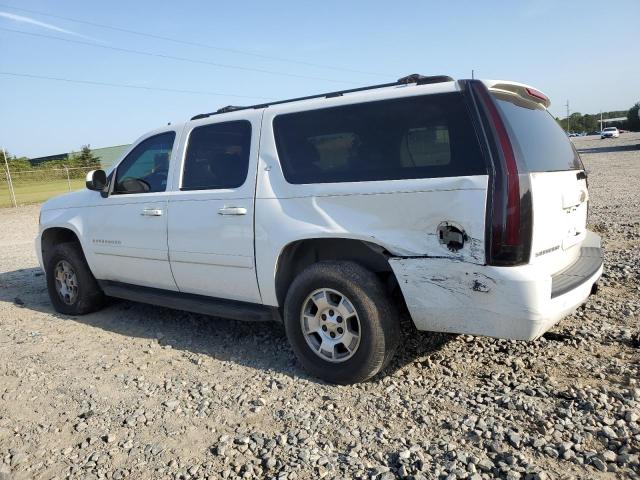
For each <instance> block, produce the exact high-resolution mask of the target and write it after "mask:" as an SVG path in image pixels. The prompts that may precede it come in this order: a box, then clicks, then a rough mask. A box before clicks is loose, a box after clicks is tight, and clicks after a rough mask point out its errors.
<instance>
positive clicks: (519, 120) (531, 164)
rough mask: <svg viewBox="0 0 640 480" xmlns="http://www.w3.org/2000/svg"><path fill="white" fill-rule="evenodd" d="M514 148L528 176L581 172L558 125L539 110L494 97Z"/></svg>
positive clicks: (524, 103) (580, 166)
mask: <svg viewBox="0 0 640 480" xmlns="http://www.w3.org/2000/svg"><path fill="white" fill-rule="evenodd" d="M496 104H497V105H498V109H499V110H500V112H501V113H502V116H503V118H504V119H505V123H506V125H507V130H508V131H509V138H510V140H511V143H512V145H513V148H514V149H515V150H516V152H517V153H518V154H519V158H521V159H523V160H524V163H525V166H526V168H527V170H528V171H530V172H556V171H562V170H580V169H582V168H583V167H582V162H580V157H578V154H577V153H576V151H575V149H574V148H573V144H572V143H571V141H570V140H569V139H568V138H567V135H566V134H565V133H564V131H563V130H562V128H560V125H558V122H556V121H555V119H554V118H553V117H552V116H551V114H550V113H549V112H548V111H547V110H546V109H545V108H544V107H542V106H535V105H534V104H532V103H530V102H523V101H520V100H519V98H518V97H514V96H502V95H501V96H500V97H498V96H497V95H496Z"/></svg>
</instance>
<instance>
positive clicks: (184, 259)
mask: <svg viewBox="0 0 640 480" xmlns="http://www.w3.org/2000/svg"><path fill="white" fill-rule="evenodd" d="M224 117H225V118H224V121H222V120H221V119H220V118H215V117H214V118H213V119H211V118H209V119H206V120H203V121H199V122H192V124H191V125H190V126H189V127H187V129H185V132H184V135H183V142H182V145H181V148H180V151H181V152H182V151H184V152H185V154H184V161H183V165H182V170H181V172H180V173H179V174H177V175H176V182H177V183H178V184H179V191H178V192H175V194H174V195H172V196H171V197H170V198H169V227H168V230H169V231H168V236H169V256H170V258H171V269H172V271H173V275H174V277H175V279H176V283H177V285H178V288H179V289H180V291H181V292H186V293H195V294H201V295H207V296H211V297H219V298H225V299H231V300H240V301H246V302H254V303H260V301H261V300H260V293H259V291H258V282H257V278H256V272H255V259H254V249H253V211H254V194H255V181H256V168H257V167H256V165H257V157H258V137H259V134H260V114H259V113H256V112H248V113H245V114H244V115H242V116H240V115H239V112H238V113H237V114H225V115H224Z"/></svg>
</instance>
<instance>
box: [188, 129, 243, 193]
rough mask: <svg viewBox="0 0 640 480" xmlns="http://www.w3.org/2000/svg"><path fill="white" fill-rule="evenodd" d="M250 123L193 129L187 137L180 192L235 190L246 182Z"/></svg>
mask: <svg viewBox="0 0 640 480" xmlns="http://www.w3.org/2000/svg"><path fill="white" fill-rule="evenodd" d="M250 149H251V123H250V122H248V121H246V120H240V121H234V122H224V123H216V124H212V125H204V126H202V127H196V128H194V129H193V131H192V132H191V135H190V136H189V144H188V146H187V153H186V156H185V160H184V170H183V174H182V187H181V188H180V189H181V190H211V189H221V188H237V187H239V186H241V185H242V184H243V183H244V182H245V180H246V179H247V171H248V169H249V151H250Z"/></svg>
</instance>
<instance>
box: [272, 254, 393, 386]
mask: <svg viewBox="0 0 640 480" xmlns="http://www.w3.org/2000/svg"><path fill="white" fill-rule="evenodd" d="M324 288H326V289H332V290H336V291H338V292H341V293H343V294H344V295H345V296H346V297H348V299H349V301H350V302H351V303H352V304H353V307H354V308H355V310H356V312H357V315H358V318H359V321H360V322H359V323H360V340H359V342H360V343H359V345H358V347H357V349H355V353H353V355H352V356H351V357H350V358H348V359H346V360H344V361H341V362H339V363H334V362H331V361H327V360H324V359H323V358H321V356H320V355H318V354H317V353H316V352H314V350H312V348H311V347H310V346H309V344H308V343H307V341H306V340H305V334H304V333H303V327H302V325H301V320H300V319H301V313H302V309H303V307H304V303H305V300H306V299H307V297H308V296H309V295H310V294H311V293H312V292H314V291H315V290H318V289H324ZM284 323H285V329H286V333H287V338H288V339H289V343H290V344H291V347H292V348H293V351H294V353H295V354H296V356H297V357H298V360H299V361H300V363H302V366H303V367H304V368H305V370H307V371H308V372H309V373H310V374H311V375H313V376H315V377H318V378H321V379H323V380H325V381H327V382H330V383H337V384H342V385H347V384H352V383H357V382H362V381H364V380H367V379H368V378H371V377H372V376H374V375H375V374H376V373H378V372H379V371H380V370H382V369H383V368H384V367H385V366H386V365H387V364H388V362H389V361H390V360H391V358H392V357H393V354H394V353H395V350H396V348H397V346H398V343H399V339H400V323H399V316H398V313H397V310H396V308H395V307H394V305H393V302H392V301H391V298H390V296H389V293H388V292H387V290H386V289H385V288H384V286H383V284H382V282H381V281H380V280H379V279H378V277H376V275H374V274H373V273H372V272H370V271H369V270H367V269H365V268H363V267H362V266H360V265H358V264H357V263H354V262H319V263H315V264H313V265H311V266H309V267H308V268H306V269H305V270H304V271H303V272H302V273H300V274H299V275H298V276H297V277H296V278H295V280H294V281H293V283H292V284H291V287H290V288H289V291H288V292H287V297H286V300H285V305H284Z"/></svg>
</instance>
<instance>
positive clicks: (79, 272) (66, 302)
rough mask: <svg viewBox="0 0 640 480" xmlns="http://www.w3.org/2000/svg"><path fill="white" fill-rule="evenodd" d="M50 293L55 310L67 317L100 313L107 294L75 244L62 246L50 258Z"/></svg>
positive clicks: (47, 271)
mask: <svg viewBox="0 0 640 480" xmlns="http://www.w3.org/2000/svg"><path fill="white" fill-rule="evenodd" d="M47 257H48V258H47V259H46V265H45V272H46V278H47V290H48V291H49V298H50V299H51V303H52V304H53V308H55V309H56V311H58V312H60V313H64V314H66V315H83V314H85V313H89V312H93V311H95V310H98V309H99V308H100V307H101V306H102V305H103V303H104V294H103V293H102V290H101V289H100V287H99V285H98V282H96V279H95V278H94V276H93V274H92V273H91V270H89V267H88V265H87V262H86V261H85V259H84V255H83V254H82V250H81V248H80V246H79V245H77V244H75V243H60V244H58V245H56V246H54V247H53V249H52V251H51V253H50V254H49V255H48V256H47Z"/></svg>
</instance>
